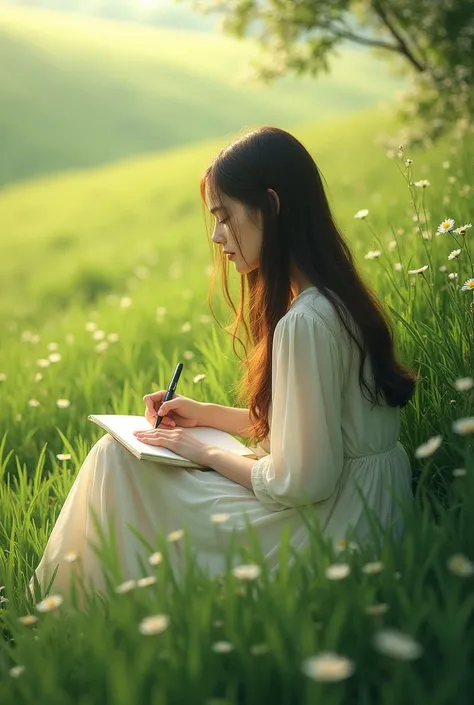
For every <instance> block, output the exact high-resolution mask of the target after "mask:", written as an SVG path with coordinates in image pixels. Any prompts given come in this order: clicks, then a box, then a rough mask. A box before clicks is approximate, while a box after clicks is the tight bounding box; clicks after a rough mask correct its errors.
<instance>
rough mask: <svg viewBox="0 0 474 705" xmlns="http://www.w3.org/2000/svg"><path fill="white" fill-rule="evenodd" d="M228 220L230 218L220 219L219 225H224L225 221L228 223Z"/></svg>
mask: <svg viewBox="0 0 474 705" xmlns="http://www.w3.org/2000/svg"><path fill="white" fill-rule="evenodd" d="M228 220H229V218H224V220H220V221H219V225H224V223H227V221H228Z"/></svg>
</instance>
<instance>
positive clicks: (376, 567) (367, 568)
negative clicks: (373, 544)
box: [362, 561, 383, 575]
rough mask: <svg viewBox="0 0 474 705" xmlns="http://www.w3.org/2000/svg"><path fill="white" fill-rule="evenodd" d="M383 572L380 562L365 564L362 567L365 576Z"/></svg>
mask: <svg viewBox="0 0 474 705" xmlns="http://www.w3.org/2000/svg"><path fill="white" fill-rule="evenodd" d="M382 570H383V563H381V562H380V561H374V562H373V563H365V564H364V565H363V566H362V572H363V573H366V575H374V574H375V573H380V572H381V571H382Z"/></svg>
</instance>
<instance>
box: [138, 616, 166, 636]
mask: <svg viewBox="0 0 474 705" xmlns="http://www.w3.org/2000/svg"><path fill="white" fill-rule="evenodd" d="M169 621H170V618H169V617H168V615H167V614H154V615H151V616H150V617H145V618H144V619H142V620H141V622H140V624H139V626H138V629H139V631H140V633H141V634H147V635H149V634H160V633H161V632H163V631H165V629H167V628H168V625H169Z"/></svg>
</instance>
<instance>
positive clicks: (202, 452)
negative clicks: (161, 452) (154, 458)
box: [133, 424, 212, 467]
mask: <svg viewBox="0 0 474 705" xmlns="http://www.w3.org/2000/svg"><path fill="white" fill-rule="evenodd" d="M161 426H162V424H161V425H160V426H159V427H158V428H151V429H150V430H147V431H134V432H133V435H134V436H135V437H136V438H137V439H138V440H139V441H142V443H147V444H148V445H151V446H161V447H162V448H168V450H172V451H173V452H174V453H177V454H178V455H182V456H183V458H187V459H188V460H191V461H192V462H193V463H198V464H199V465H203V466H205V467H206V466H207V462H208V460H207V457H208V456H207V453H208V450H209V448H211V447H212V446H210V445H209V444H208V443H203V441H200V440H198V439H197V438H196V437H195V436H193V435H192V434H191V433H189V431H185V429H184V428H162V427H161Z"/></svg>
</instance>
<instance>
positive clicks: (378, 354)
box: [200, 127, 418, 440]
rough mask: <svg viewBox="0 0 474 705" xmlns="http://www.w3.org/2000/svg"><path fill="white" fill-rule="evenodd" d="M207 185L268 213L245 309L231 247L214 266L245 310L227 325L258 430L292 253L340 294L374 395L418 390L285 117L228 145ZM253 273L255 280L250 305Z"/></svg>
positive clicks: (252, 210)
mask: <svg viewBox="0 0 474 705" xmlns="http://www.w3.org/2000/svg"><path fill="white" fill-rule="evenodd" d="M267 189H273V190H274V191H276V193H277V194H278V197H279V201H280V209H279V212H278V213H277V204H276V201H275V200H274V197H273V196H272V195H271V194H270V193H269V192H268V191H267ZM206 190H207V192H208V193H210V194H212V195H213V199H214V202H215V203H217V204H219V203H222V200H221V199H222V196H221V194H226V195H227V196H228V197H229V198H232V199H234V200H236V201H239V202H240V203H242V204H243V205H244V207H245V209H246V212H247V214H248V216H249V218H252V217H255V215H256V214H258V212H260V213H261V215H262V228H263V230H262V246H261V251H260V258H259V266H258V268H257V269H254V270H253V271H251V272H249V273H247V274H245V275H242V277H241V280H240V293H241V296H240V303H239V308H238V310H236V307H235V305H234V303H233V301H232V298H231V296H230V293H229V288H228V260H227V259H226V256H225V255H224V254H223V253H222V251H221V250H222V248H218V252H219V253H220V267H219V266H218V261H219V260H216V259H215V258H214V259H213V263H214V269H213V273H214V275H215V273H216V271H217V269H220V271H221V272H222V274H223V281H222V285H223V286H222V289H223V294H224V298H225V300H226V301H227V303H228V304H229V305H230V306H231V308H232V310H233V311H234V313H235V314H236V318H235V320H234V323H233V324H232V326H229V327H227V328H225V330H226V331H227V332H228V331H229V328H230V329H231V333H232V341H233V349H234V353H235V354H236V355H237V352H236V350H235V341H236V340H239V342H240V343H241V344H242V346H243V348H244V352H245V360H244V361H243V363H244V365H245V367H246V374H245V376H244V377H243V378H242V380H241V381H240V382H238V383H237V386H236V388H237V390H238V393H239V396H240V397H241V398H243V399H245V400H246V403H247V404H248V405H249V409H250V418H251V422H252V424H253V427H252V430H253V435H254V437H255V438H258V439H259V440H261V439H263V438H265V437H266V436H267V435H268V433H269V430H270V429H269V424H268V410H269V406H270V403H271V394H272V389H271V387H272V372H271V357H272V345H273V335H274V331H275V326H276V325H277V323H278V321H279V320H280V319H281V318H282V317H283V316H284V315H285V314H286V313H287V311H288V308H289V306H290V305H291V299H292V290H291V278H290V271H291V263H292V262H294V264H295V266H296V267H297V269H298V270H299V271H300V272H302V273H303V274H304V275H305V276H306V278H307V279H309V280H310V281H311V282H312V283H313V285H314V286H316V287H317V288H318V289H319V291H320V292H321V293H322V294H323V295H325V296H326V297H327V298H328V299H329V300H330V301H331V302H332V304H333V305H334V306H335V308H336V311H337V313H338V315H339V318H340V319H341V321H342V324H343V325H344V327H345V328H346V330H347V332H348V333H349V335H350V336H351V338H352V339H353V340H354V341H355V343H356V345H357V346H358V348H359V351H360V368H359V383H360V385H361V389H362V387H365V388H366V389H367V391H368V392H369V394H370V401H372V402H373V404H376V403H378V402H379V396H380V395H381V396H382V397H383V398H384V400H385V402H386V403H387V404H388V405H389V406H400V407H403V406H405V405H406V404H407V403H408V401H409V400H410V399H411V397H412V396H413V393H414V388H415V384H416V382H417V381H418V378H417V377H416V376H415V374H414V372H413V371H412V370H411V369H409V368H408V367H405V366H403V365H402V364H401V363H400V362H398V361H397V360H396V359H395V353H394V342H393V331H392V328H391V324H390V321H389V319H388V315H387V313H386V312H385V310H384V308H383V306H382V303H381V301H380V300H379V299H378V298H377V296H376V295H375V293H374V292H372V291H371V290H370V289H369V288H368V287H367V286H366V285H365V284H364V282H363V281H362V279H361V277H360V275H359V274H358V272H357V270H356V266H355V264H354V261H353V257H352V254H351V252H350V249H349V246H348V245H347V243H346V242H345V241H344V239H343V237H342V235H341V234H340V233H339V231H338V228H337V226H336V224H335V222H334V219H333V217H332V214H331V210H330V207H329V203H328V200H327V197H326V194H325V191H324V187H323V183H322V178H321V175H320V172H319V170H318V167H317V165H316V164H315V162H314V160H313V158H312V157H311V155H310V154H309V152H308V151H307V150H306V148H305V147H304V146H303V145H302V144H301V142H299V141H298V140H297V139H296V138H295V137H293V136H292V135H291V134H289V133H288V132H285V130H282V129H280V128H277V127H260V128H258V129H256V130H253V131H251V132H249V133H247V134H244V135H243V136H241V137H239V138H238V139H236V140H235V141H234V142H233V143H231V144H230V145H229V146H228V147H226V148H225V149H223V150H221V151H220V152H219V153H218V154H217V156H216V157H215V158H214V159H213V161H212V163H211V165H210V166H209V167H208V168H207V169H206V171H205V172H204V174H203V175H202V177H201V182H200V191H201V197H202V200H203V202H204V204H206ZM229 227H231V225H230V224H229ZM232 232H233V231H232ZM235 241H236V242H237V244H238V246H239V249H240V251H241V254H242V250H241V247H240V242H239V238H237V237H235ZM214 252H215V251H214ZM214 280H215V277H213V278H212V279H211V289H210V298H209V304H210V308H211V311H212V313H213V315H214V312H213V309H212V291H213V287H214ZM245 283H247V285H248V290H249V306H248V312H247V311H246V302H245V297H246V292H245ZM345 309H347V310H345ZM347 311H348V312H349V314H350V315H351V316H352V319H353V321H352V325H353V322H355V323H356V326H358V328H359V331H360V334H361V338H362V343H363V344H362V345H361V344H360V343H359V340H358V339H357V336H356V335H354V334H353V332H352V330H351V327H352V326H351V321H350V315H349V316H348V314H347ZM247 316H248V319H249V323H250V331H249V327H248V325H247V321H246V318H247ZM214 318H216V317H215V316H214ZM216 321H217V318H216ZM217 322H218V324H219V326H220V323H219V321H217ZM240 324H243V326H244V328H245V333H246V342H247V343H248V342H249V341H250V342H251V344H252V349H251V353H250V355H248V353H247V346H246V344H245V343H243V342H242V341H241V340H240V338H238V337H237V330H238V328H239V326H240ZM220 327H221V328H222V326H220ZM367 354H368V355H369V359H370V361H371V365H372V371H373V375H374V381H375V397H374V393H373V390H371V388H370V387H369V385H368V384H367V383H366V381H365V380H364V377H363V367H364V362H365V358H366V356H367ZM237 356H238V355H237ZM238 357H239V356H238ZM239 359H241V358H239ZM241 362H242V360H241ZM362 392H363V390H362ZM364 396H365V395H364ZM366 398H367V397H366Z"/></svg>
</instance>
